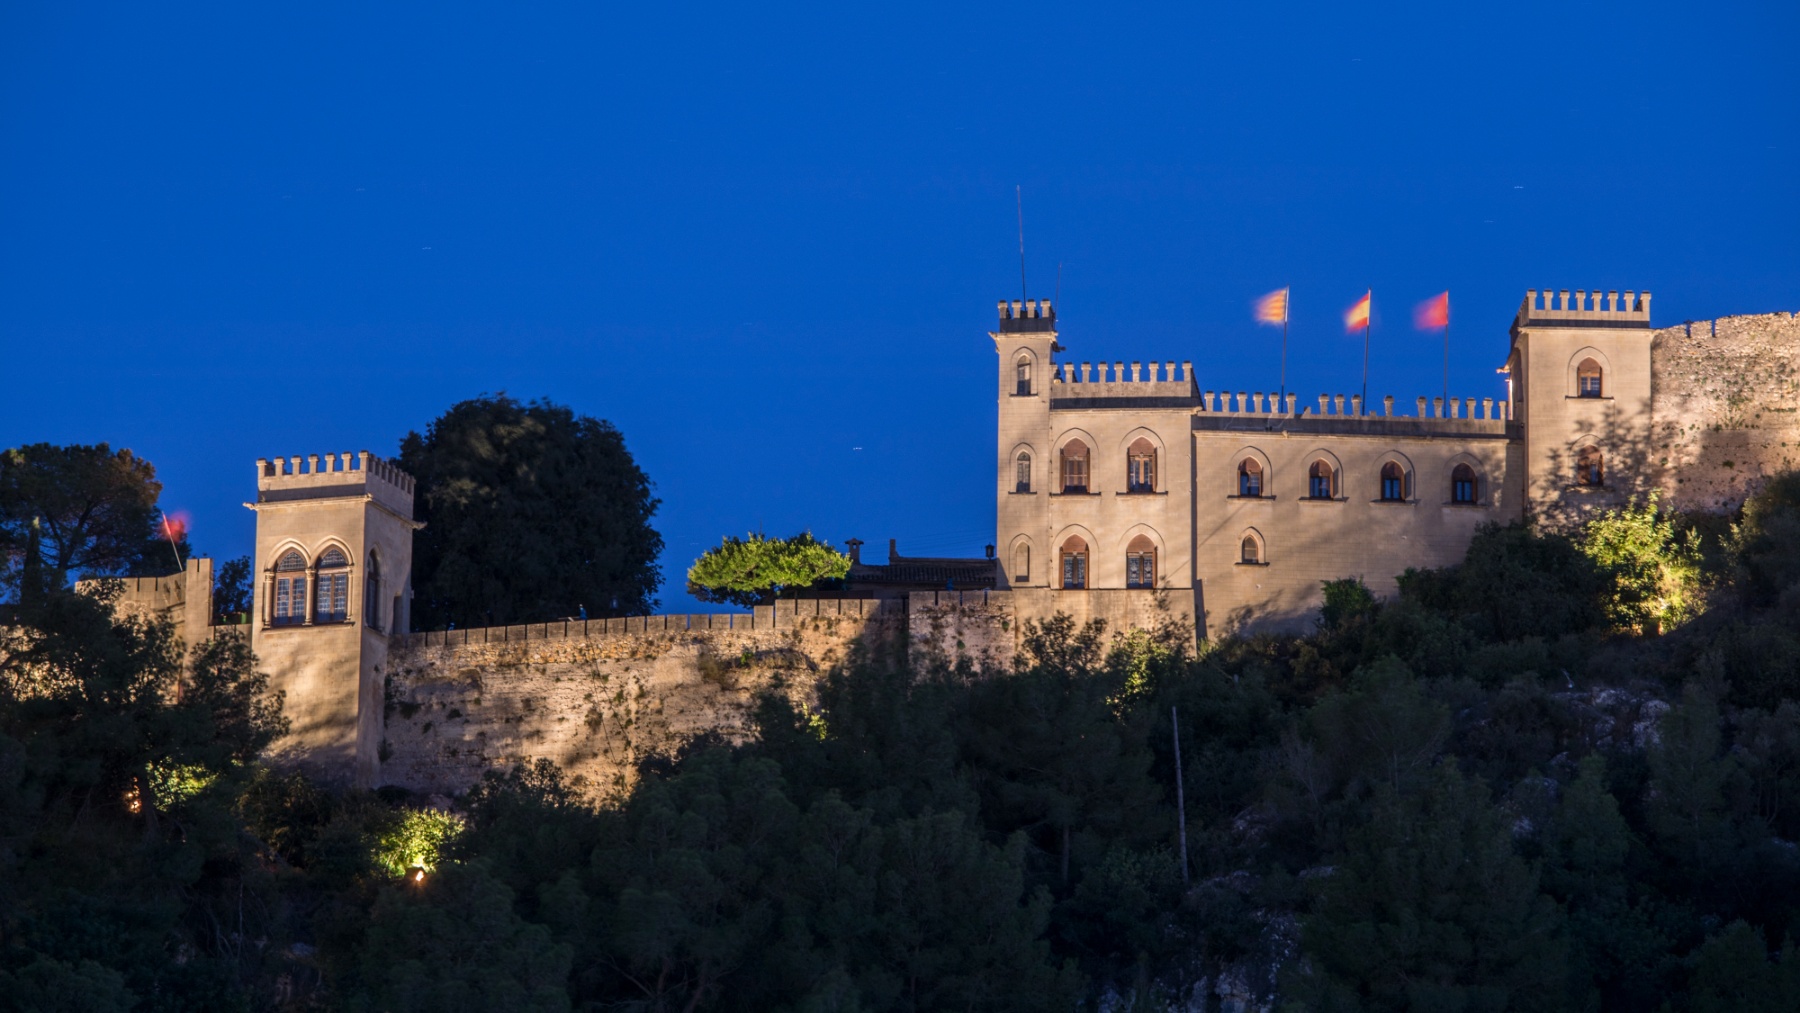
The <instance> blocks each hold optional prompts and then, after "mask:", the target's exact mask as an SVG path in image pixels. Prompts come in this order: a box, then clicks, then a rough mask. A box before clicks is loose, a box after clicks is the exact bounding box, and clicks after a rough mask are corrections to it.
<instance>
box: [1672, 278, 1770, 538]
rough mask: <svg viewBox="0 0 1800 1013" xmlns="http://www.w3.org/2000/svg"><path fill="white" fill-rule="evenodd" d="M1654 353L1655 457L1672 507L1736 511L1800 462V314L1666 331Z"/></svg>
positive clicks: (1764, 315)
mask: <svg viewBox="0 0 1800 1013" xmlns="http://www.w3.org/2000/svg"><path fill="white" fill-rule="evenodd" d="M1651 349H1652V351H1651V419H1652V446H1651V448H1650V461H1651V463H1652V466H1653V468H1654V481H1655V484H1656V487H1657V488H1659V489H1660V490H1662V494H1663V502H1664V503H1665V504H1668V505H1670V506H1673V507H1675V508H1677V509H1681V510H1705V511H1711V512H1725V511H1731V510H1735V509H1736V508H1737V507H1738V506H1739V505H1741V504H1742V503H1743V501H1744V498H1745V497H1746V496H1749V495H1750V494H1752V493H1754V492H1755V491H1756V490H1757V489H1758V488H1760V487H1761V485H1762V483H1763V482H1764V481H1765V480H1767V479H1768V477H1769V476H1770V475H1772V474H1774V473H1776V472H1778V471H1782V470H1786V469H1791V468H1794V467H1796V466H1800V316H1796V315H1795V314H1791V313H1759V314H1755V315H1752V316H1737V317H1721V318H1720V319H1718V320H1714V321H1704V320H1703V321H1699V322H1696V323H1692V324H1682V325H1679V326H1676V327H1665V328H1662V329H1660V330H1657V331H1654V332H1653V333H1652V335H1651Z"/></svg>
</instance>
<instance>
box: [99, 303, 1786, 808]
mask: <svg viewBox="0 0 1800 1013" xmlns="http://www.w3.org/2000/svg"><path fill="white" fill-rule="evenodd" d="M990 334H991V337H992V339H993V341H994V347H995V350H996V352H997V353H998V362H999V371H998V377H999V385H998V390H997V395H998V402H999V409H998V428H997V439H996V444H995V447H996V460H995V524H996V528H995V541H994V545H993V546H992V547H990V552H989V555H990V556H991V557H993V558H992V559H991V560H904V559H902V558H900V557H898V555H897V553H895V552H893V550H892V544H891V543H890V561H889V564H888V565H887V567H886V568H885V569H884V568H882V567H879V566H869V565H864V564H862V563H861V561H860V553H859V552H857V551H856V550H857V548H858V546H860V543H853V545H852V552H853V555H856V556H857V557H858V563H857V566H856V567H855V568H853V570H852V581H853V585H852V586H853V587H854V586H855V582H856V581H857V580H859V579H860V580H862V581H863V582H864V586H866V587H868V588H871V589H872V590H870V591H869V593H866V594H863V595H861V596H858V595H855V594H852V595H850V596H846V597H838V598H817V599H804V598H803V599H799V600H794V599H783V600H781V601H778V602H776V603H774V604H772V605H762V606H757V607H755V608H754V609H752V610H751V612H750V613H749V614H739V615H710V614H697V615H659V616H639V617H631V618H615V619H604V620H600V619H596V620H591V621H589V620H575V619H570V620H562V621H557V622H548V623H534V624H529V625H521V626H509V627H493V628H485V629H464V630H453V631H433V632H424V633H416V632H413V631H411V629H410V626H409V622H408V601H409V600H410V595H411V592H410V586H409V574H410V573H411V569H412V560H411V540H412V532H413V531H414V530H416V529H417V528H418V526H419V525H418V523H417V522H416V521H415V520H414V519H413V483H412V479H411V477H409V476H408V475H406V474H405V473H403V472H401V471H400V470H399V469H398V468H396V467H395V466H394V465H393V464H391V463H388V462H386V461H383V460H382V459H380V458H379V457H376V456H375V455H372V454H370V453H367V452H362V453H356V454H350V453H342V454H338V453H333V454H324V455H309V456H306V457H305V458H301V457H286V458H275V459H266V460H259V461H257V462H256V476H257V497H256V501H255V502H254V503H247V504H245V505H246V506H248V507H250V508H251V509H253V510H255V511H256V518H257V523H256V551H255V556H254V563H253V567H254V569H253V573H254V575H255V579H256V586H255V589H254V600H255V604H254V612H253V615H252V616H251V617H250V622H249V624H248V627H247V629H248V634H249V637H250V642H251V646H252V648H253V650H254V651H255V653H256V655H257V657H258V659H259V661H260V664H261V665H262V667H263V668H264V670H266V671H267V672H269V674H270V676H271V681H272V683H273V685H274V687H275V688H277V689H279V690H281V691H282V692H283V693H284V694H285V708H286V713H287V715H288V717H289V719H290V721H291V724H292V727H291V729H290V732H289V734H288V735H287V737H286V738H285V739H284V740H283V741H282V742H280V743H278V745H277V746H276V749H275V753H276V759H277V760H278V761H281V762H286V763H292V764H295V765H299V766H303V767H306V768H309V769H311V770H313V771H314V772H316V773H319V774H322V775H324V776H326V777H328V778H331V779H335V780H340V781H348V782H354V783H357V784H361V785H365V786H374V785H379V784H400V785H404V786H407V787H411V788H414V789H418V790H428V791H444V792H453V791H457V790H460V789H461V788H464V787H466V786H467V785H468V784H470V783H472V782H473V781H474V780H476V779H478V778H479V777H480V775H481V774H482V772H484V771H486V770H490V769H494V768H497V767H507V766H511V765H512V764H515V763H519V762H525V761H530V760H533V759H537V758H549V759H551V760H553V761H555V762H556V763H558V764H559V765H561V766H563V767H564V768H566V769H568V770H570V771H571V772H573V773H576V774H579V775H582V776H584V777H586V778H588V779H589V781H590V782H591V783H593V784H596V785H598V786H601V787H618V786H623V785H624V784H626V783H627V782H628V781H629V780H630V778H631V777H632V776H634V772H635V770H636V765H637V764H638V763H639V762H641V761H642V760H643V759H644V758H646V757H647V756H651V755H655V754H659V753H668V752H671V751H673V750H675V749H677V748H679V747H680V745H681V744H682V743H684V742H686V741H688V740H690V739H692V738H693V737H694V736H696V735H699V734H703V733H710V734H715V735H721V736H723V737H725V738H726V739H737V738H741V737H742V736H744V735H747V734H748V733H749V728H750V715H751V711H752V707H753V703H754V700H755V698H756V697H757V695H758V694H760V693H763V692H768V691H775V692H785V693H788V694H790V695H792V696H793V697H794V698H795V699H796V701H797V702H799V703H802V704H804V703H805V702H806V698H807V695H808V693H809V692H810V689H811V686H812V685H813V682H814V680H815V678H816V675H817V674H818V673H819V672H821V671H823V670H825V669H826V668H829V667H830V666H831V665H832V664H835V663H837V662H838V661H841V660H843V659H844V658H846V657H848V656H849V655H850V654H851V652H852V651H854V650H856V649H857V648H858V646H859V645H868V644H870V643H871V642H875V643H882V644H886V645H888V646H890V647H895V648H901V649H906V650H911V651H923V652H935V653H936V654H938V655H941V656H944V657H950V658H955V657H964V658H968V659H970V660H973V661H978V662H980V661H985V662H987V663H993V664H1006V663H1008V662H1010V660H1011V658H1012V655H1013V653H1014V651H1015V650H1016V648H1017V646H1018V643H1019V637H1020V635H1021V630H1022V628H1023V626H1024V624H1025V623H1027V622H1028V621H1031V620H1041V619H1045V618H1048V617H1051V616H1053V615H1056V614H1058V613H1062V614H1067V615H1070V616H1072V617H1073V618H1075V619H1076V620H1078V621H1086V620H1088V619H1094V618H1099V619H1104V620H1106V621H1107V622H1108V623H1109V625H1110V627H1111V628H1112V629H1113V630H1124V629H1132V628H1150V627H1155V626H1158V625H1162V624H1168V623H1170V622H1171V621H1174V622H1175V623H1176V624H1177V628H1178V626H1179V623H1181V622H1183V621H1185V622H1191V623H1192V624H1193V626H1194V628H1195V630H1196V632H1197V633H1198V634H1199V635H1200V636H1202V637H1207V638H1217V637H1219V636H1222V635H1225V634H1227V633H1229V632H1232V631H1235V630H1247V631H1255V630H1268V629H1273V630H1281V629H1287V630H1298V629H1304V628H1306V627H1307V626H1308V625H1309V624H1310V623H1311V622H1312V619H1313V617H1314V616H1315V615H1316V609H1317V607H1318V604H1319V601H1320V587H1321V582H1322V581H1326V580H1331V579H1336V578H1340V577H1346V576H1357V577H1361V578H1362V579H1363V580H1364V581H1365V582H1366V583H1367V584H1368V585H1369V586H1370V587H1371V588H1372V589H1373V590H1375V591H1376V592H1377V593H1378V594H1382V595H1390V594H1392V593H1394V591H1395V587H1396V584H1395V575H1397V574H1399V573H1401V572H1402V571H1404V570H1405V569H1406V568H1408V567H1433V566H1443V565H1448V564H1451V563H1455V562H1457V561H1458V560H1460V559H1461V558H1462V555H1463V553H1464V551H1465V549H1466V547H1467V545H1468V543H1469V540H1470V538H1471V536H1472V535H1473V533H1474V532H1475V530H1476V529H1477V528H1478V527H1479V526H1480V525H1482V524H1486V523H1490V522H1498V523H1505V522H1508V521H1512V520H1516V519H1519V518H1521V517H1524V516H1527V515H1531V516H1535V517H1538V518H1542V519H1543V520H1545V521H1546V522H1549V523H1553V524H1567V523H1574V522H1577V521H1579V520H1580V519H1581V518H1582V517H1584V516H1587V515H1589V514H1591V513H1592V512H1593V511H1595V510H1597V509H1604V508H1609V507H1614V506H1619V505H1622V504H1624V503H1626V502H1628V501H1630V500H1631V499H1632V498H1633V497H1637V496H1641V495H1644V494H1646V493H1648V492H1651V491H1657V492H1659V493H1660V495H1661V496H1662V497H1663V498H1664V502H1666V503H1668V504H1669V505H1672V506H1675V507H1678V508H1681V509H1701V510H1730V509H1733V508H1735V507H1736V506H1737V505H1738V504H1740V503H1741V502H1742V500H1743V497H1744V496H1745V495H1746V494H1747V493H1748V492H1750V491H1753V490H1754V488H1755V486H1756V484H1757V483H1758V482H1759V481H1760V480H1761V479H1762V478H1764V477H1766V476H1768V475H1770V474H1773V473H1774V472H1776V471H1780V470H1784V469H1787V468H1791V467H1793V466H1794V460H1793V458H1794V457H1800V417H1797V416H1796V413H1795V412H1796V407H1800V370H1797V368H1796V366H1797V363H1796V358H1800V319H1797V318H1796V316H1795V315H1793V314H1788V313H1771V314H1762V315H1758V316H1739V317H1728V318H1724V319H1721V320H1718V321H1712V322H1705V323H1700V324H1693V323H1688V324H1682V325H1679V326H1675V327H1669V328H1663V329H1660V330H1653V329H1652V328H1651V321H1650V294H1649V293H1648V292H1645V293H1634V292H1625V293H1624V294H1623V295H1620V294H1619V293H1617V292H1604V293H1603V292H1598V291H1596V292H1585V291H1575V292H1573V293H1571V292H1569V291H1566V290H1565V291H1556V292H1550V291H1545V292H1537V291H1532V292H1528V293H1527V294H1526V297H1525V299H1524V301H1523V302H1522V304H1521V305H1520V307H1519V310H1518V313H1517V314H1516V315H1515V317H1514V319H1513V321H1512V326H1511V346H1510V348H1509V350H1508V352H1507V355H1506V358H1505V360H1504V361H1505V367H1504V372H1505V374H1506V381H1507V391H1508V394H1507V396H1506V397H1503V398H1499V399H1489V398H1481V399H1475V398H1468V397H1462V398H1456V397H1453V398H1450V399H1449V400H1448V401H1447V402H1446V401H1445V400H1444V399H1442V398H1431V399H1427V398H1415V399H1414V400H1413V402H1412V404H1411V405H1404V404H1399V403H1396V402H1395V400H1394V399H1393V398H1391V397H1383V398H1382V399H1381V401H1380V402H1379V403H1378V404H1365V403H1364V402H1363V399H1362V398H1361V397H1360V396H1348V397H1346V396H1344V395H1335V394H1334V395H1321V396H1319V397H1318V398H1317V399H1316V400H1313V401H1308V402H1306V403H1302V402H1301V399H1300V398H1299V397H1298V396H1296V395H1293V394H1287V395H1285V396H1281V395H1278V394H1271V393H1267V392H1260V391H1259V392H1245V391H1219V390H1214V389H1207V388H1206V387H1205V386H1204V385H1203V384H1201V383H1199V382H1198V381H1197V379H1196V378H1195V377H1194V375H1193V370H1192V367H1191V365H1190V364H1189V363H1187V362H1181V363H1180V364H1179V366H1177V363H1176V362H1174V361H1162V362H1149V363H1147V364H1146V363H1140V362H1131V363H1129V368H1128V367H1127V364H1126V363H1124V362H1114V363H1110V364H1109V363H1099V364H1097V366H1096V364H1093V363H1088V362H1076V361H1071V360H1067V359H1059V358H1057V356H1058V354H1059V353H1061V352H1062V351H1063V349H1062V347H1061V346H1060V345H1059V344H1058V333H1057V330H1056V313H1055V308H1054V307H1053V306H1052V305H1051V304H1050V303H1049V302H1047V301H1018V302H1002V303H1001V304H1000V306H999V319H998V323H997V326H996V328H995V329H994V330H993V331H992V332H990ZM1407 408H1410V409H1411V411H1410V413H1408V412H1406V409H1407ZM945 574H949V575H950V577H949V579H948V580H946V583H948V584H949V585H951V586H949V587H946V588H943V589H931V590H926V589H924V587H923V586H922V585H925V584H931V583H933V582H935V581H937V580H940V579H944V575H945ZM210 594H211V573H210V567H209V565H208V561H205V560H196V561H194V562H193V563H192V564H190V567H189V569H188V571H187V572H186V573H185V574H178V575H175V576H174V577H168V578H158V579H154V580H148V579H147V580H140V581H132V582H128V585H127V592H126V601H125V604H126V605H127V606H128V607H137V608H143V609H146V610H151V611H158V612H161V613H162V614H164V615H168V616H169V617H170V618H171V619H173V620H174V621H175V622H176V624H177V626H178V627H182V631H183V635H184V636H185V638H186V639H187V641H188V642H190V643H192V642H195V640H196V638H197V637H199V636H202V635H217V634H219V633H221V632H223V633H227V634H235V632H236V631H240V630H243V629H245V627H214V628H212V630H210V631H197V630H196V628H195V627H196V626H197V625H198V624H199V623H200V622H201V620H199V619H198V618H196V617H200V616H207V615H210V607H209V605H208V602H209V601H210Z"/></svg>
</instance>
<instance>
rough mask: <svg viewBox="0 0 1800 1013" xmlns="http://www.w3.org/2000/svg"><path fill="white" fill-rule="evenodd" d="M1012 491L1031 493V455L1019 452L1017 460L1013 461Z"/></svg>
mask: <svg viewBox="0 0 1800 1013" xmlns="http://www.w3.org/2000/svg"><path fill="white" fill-rule="evenodd" d="M1013 463H1014V469H1015V470H1014V476H1013V491H1014V492H1030V491H1031V455H1030V454H1027V453H1026V452H1025V451H1023V450H1021V451H1019V457H1018V460H1016V461H1014V462H1013Z"/></svg>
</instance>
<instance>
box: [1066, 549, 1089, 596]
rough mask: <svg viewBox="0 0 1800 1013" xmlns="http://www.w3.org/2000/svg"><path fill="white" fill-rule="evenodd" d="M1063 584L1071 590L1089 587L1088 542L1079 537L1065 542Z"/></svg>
mask: <svg viewBox="0 0 1800 1013" xmlns="http://www.w3.org/2000/svg"><path fill="white" fill-rule="evenodd" d="M1062 586H1063V589H1064V590H1069V591H1073V590H1077V589H1080V588H1084V587H1087V543H1086V542H1084V541H1082V540H1081V539H1080V538H1079V537H1071V538H1070V539H1069V540H1068V541H1066V542H1064V543H1063V547H1062Z"/></svg>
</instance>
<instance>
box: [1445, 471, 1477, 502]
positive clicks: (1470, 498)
mask: <svg viewBox="0 0 1800 1013" xmlns="http://www.w3.org/2000/svg"><path fill="white" fill-rule="evenodd" d="M1450 502H1452V503H1473V502H1475V469H1474V468H1471V467H1469V466H1468V465H1466V464H1459V465H1457V466H1456V467H1455V468H1453V469H1451V471H1450Z"/></svg>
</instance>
